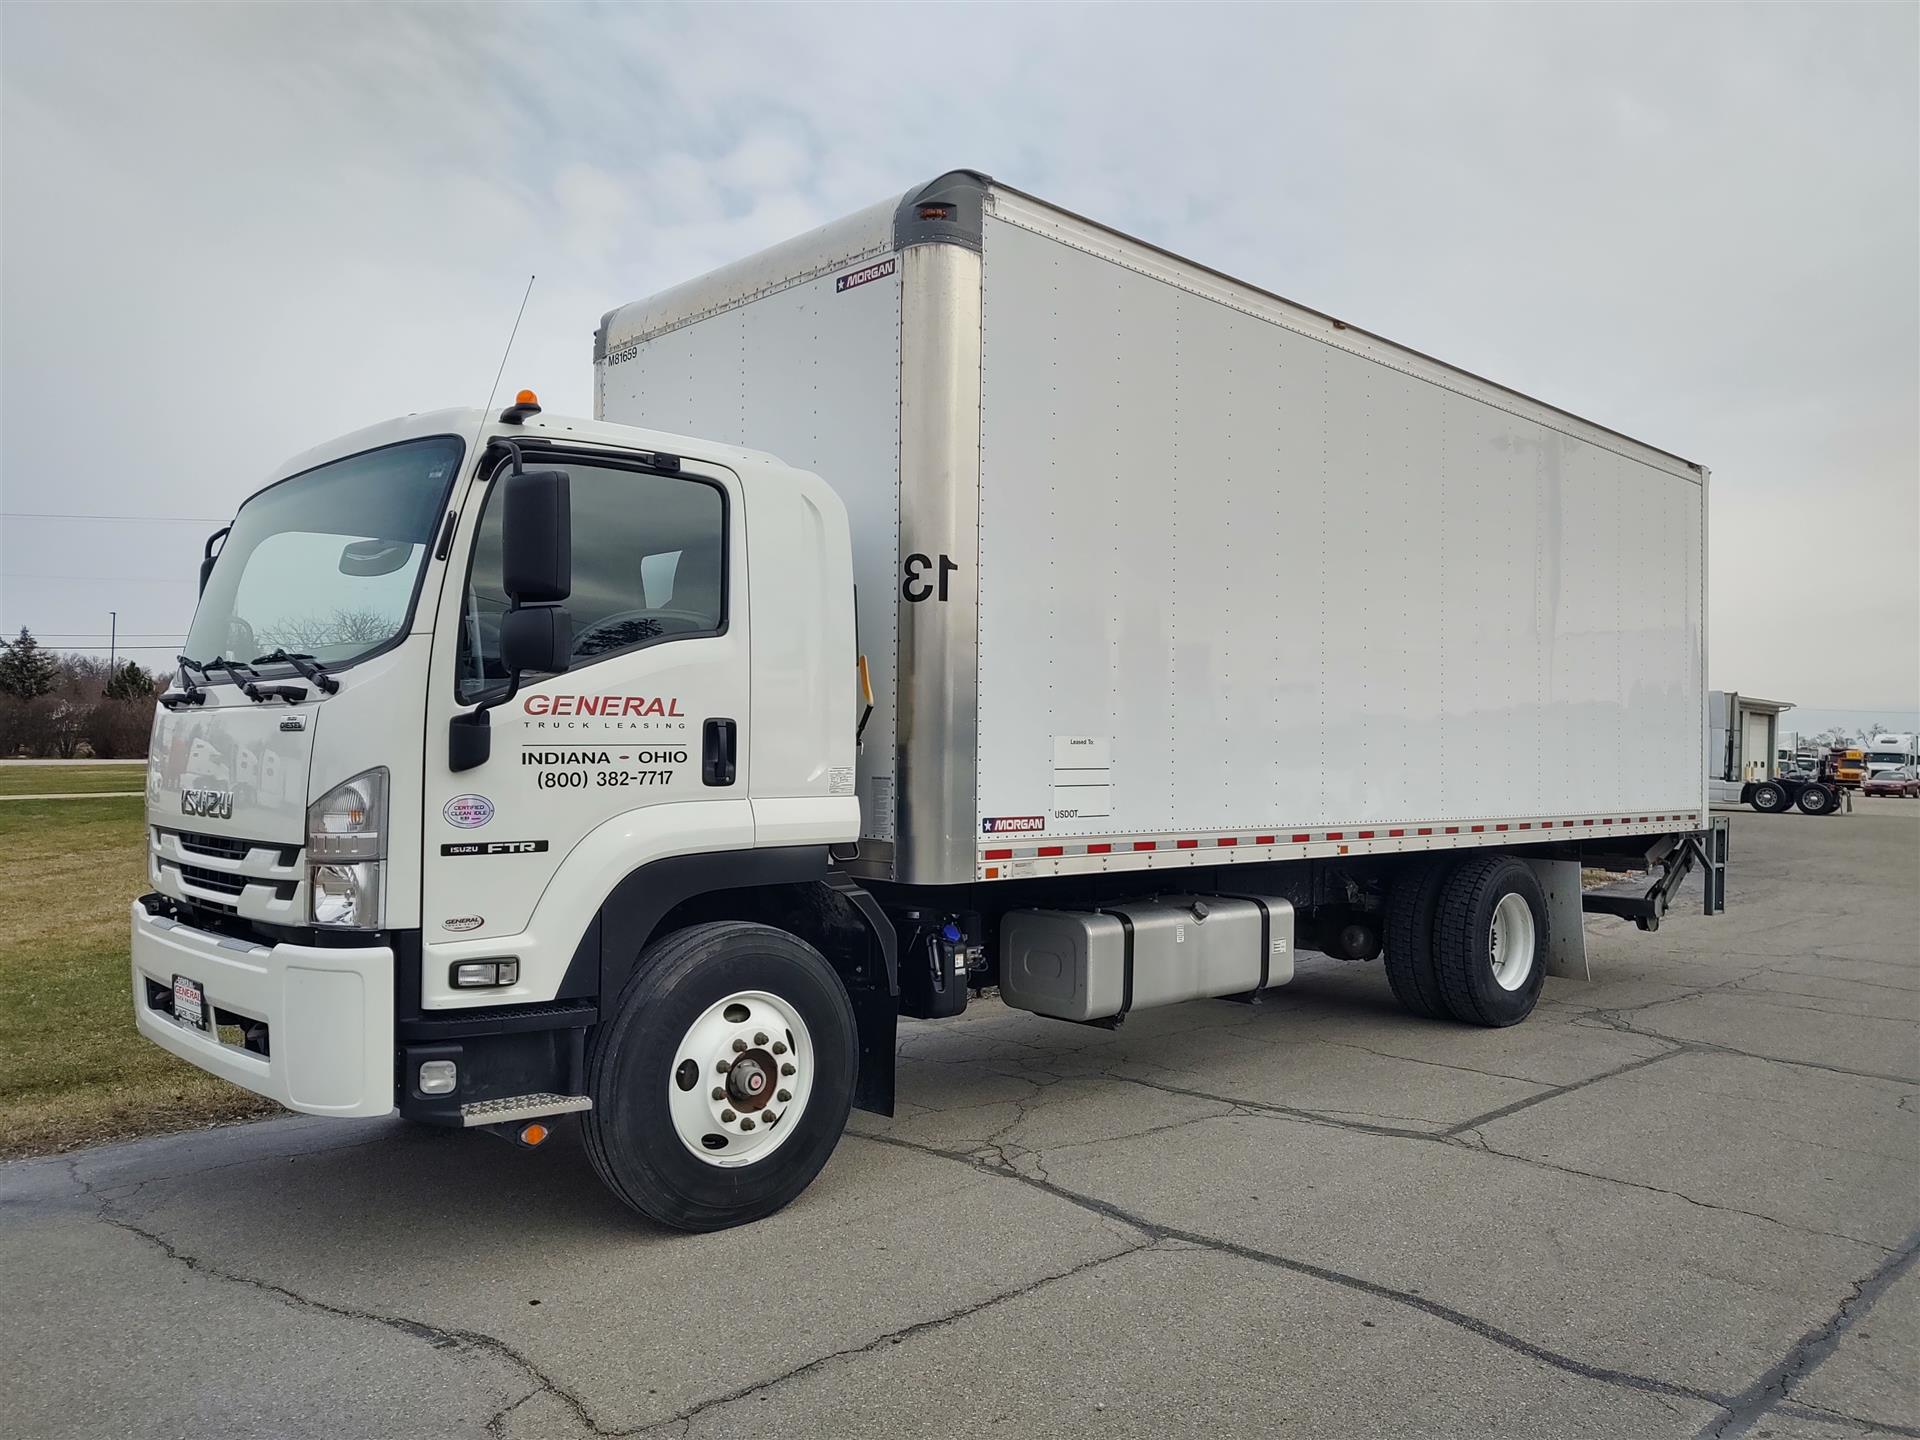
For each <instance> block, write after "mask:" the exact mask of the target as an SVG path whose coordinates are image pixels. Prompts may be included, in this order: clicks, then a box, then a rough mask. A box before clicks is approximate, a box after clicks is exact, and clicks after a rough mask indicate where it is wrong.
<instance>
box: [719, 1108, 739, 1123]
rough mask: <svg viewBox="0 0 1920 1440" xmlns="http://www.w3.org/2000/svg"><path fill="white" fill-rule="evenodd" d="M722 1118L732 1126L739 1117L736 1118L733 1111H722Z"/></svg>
mask: <svg viewBox="0 0 1920 1440" xmlns="http://www.w3.org/2000/svg"><path fill="white" fill-rule="evenodd" d="M720 1118H721V1119H722V1120H724V1121H726V1122H727V1123H728V1124H729V1125H731V1124H732V1123H733V1122H734V1121H735V1120H736V1119H738V1118H739V1117H738V1116H736V1115H735V1114H734V1113H733V1112H732V1111H731V1110H722V1111H721V1112H720Z"/></svg>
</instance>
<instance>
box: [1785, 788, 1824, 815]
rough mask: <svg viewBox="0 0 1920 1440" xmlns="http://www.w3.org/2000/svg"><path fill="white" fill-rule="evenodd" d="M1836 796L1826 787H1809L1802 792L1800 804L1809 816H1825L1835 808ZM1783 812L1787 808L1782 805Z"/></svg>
mask: <svg viewBox="0 0 1920 1440" xmlns="http://www.w3.org/2000/svg"><path fill="white" fill-rule="evenodd" d="M1836 798H1837V797H1836V796H1835V795H1834V793H1833V791H1831V790H1829V789H1828V788H1827V787H1826V786H1824V785H1809V786H1807V788H1806V789H1804V790H1802V791H1801V792H1800V799H1799V800H1798V802H1797V803H1798V804H1799V806H1800V808H1801V810H1802V811H1804V812H1805V813H1806V814H1808V815H1824V814H1826V813H1827V812H1828V811H1829V810H1831V809H1833V808H1834V803H1835V800H1836ZM1780 808H1781V809H1782V810H1784V809H1786V808H1787V807H1786V806H1784V805H1782V806H1781V807H1780Z"/></svg>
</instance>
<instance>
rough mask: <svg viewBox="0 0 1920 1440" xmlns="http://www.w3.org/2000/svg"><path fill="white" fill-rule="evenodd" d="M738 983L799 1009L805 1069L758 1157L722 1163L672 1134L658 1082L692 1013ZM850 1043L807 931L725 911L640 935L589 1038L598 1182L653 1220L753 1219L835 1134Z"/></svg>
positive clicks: (843, 1009)
mask: <svg viewBox="0 0 1920 1440" xmlns="http://www.w3.org/2000/svg"><path fill="white" fill-rule="evenodd" d="M749 990H759V991H765V992H767V993H769V994H771V995H774V996H777V997H779V998H780V999H781V1000H782V1001H784V1002H785V1003H787V1004H789V1005H791V1006H792V1007H793V1008H794V1010H796V1011H797V1012H798V1013H799V1015H800V1018H801V1019H802V1020H804V1021H805V1023H806V1028H807V1031H808V1033H809V1035H810V1037H811V1039H812V1043H813V1054H814V1069H815V1074H814V1076H813V1082H812V1090H811V1092H810V1093H809V1095H808V1096H807V1097H806V1105H805V1109H804V1111H803V1112H802V1113H801V1115H800V1117H799V1118H798V1120H797V1121H795V1129H794V1131H793V1132H792V1133H791V1134H788V1135H786V1136H785V1137H784V1138H783V1139H782V1140H781V1142H780V1144H779V1145H778V1146H777V1148H774V1149H773V1150H771V1151H770V1153H769V1154H768V1155H767V1157H766V1158H765V1159H763V1160H757V1161H753V1162H751V1163H748V1164H744V1165H740V1166H736V1167H733V1168H722V1167H720V1166H718V1165H715V1164H711V1163H709V1162H707V1161H705V1160H702V1159H700V1158H699V1157H697V1156H695V1155H694V1154H693V1153H692V1152H691V1151H690V1150H689V1149H688V1148H687V1146H686V1145H685V1144H684V1143H683V1142H682V1141H681V1139H680V1137H679V1135H678V1133H676V1131H675V1129H674V1124H673V1118H672V1115H671V1113H670V1111H669V1109H668V1101H667V1087H668V1085H669V1084H671V1083H672V1081H673V1069H674V1054H675V1051H676V1050H677V1049H678V1047H679V1046H680V1044H681V1042H682V1040H683V1039H684V1038H685V1037H686V1036H687V1033H688V1031H689V1029H690V1028H691V1027H692V1026H693V1024H694V1022H695V1021H696V1020H697V1019H699V1017H700V1016H702V1015H703V1014H705V1013H706V1012H707V1011H708V1010H709V1009H710V1008H711V1007H713V1006H714V1005H716V1004H718V1003H719V1002H720V1001H722V1000H724V999H726V997H727V996H729V995H732V994H735V993H737V992H741V991H749ZM857 1053H858V1052H857V1046H856V1042H855V1031H854V1019H853V1006H852V1004H851V1003H850V1002H849V1001H848V999H847V992H846V987H845V986H844V985H842V984H841V981H840V977H839V976H838V975H836V974H835V973H834V971H833V968H832V967H831V966H830V965H828V964H827V962H826V960H825V959H823V958H822V957H821V955H820V952H819V951H817V950H815V949H814V948H813V947H812V946H811V945H809V944H807V943H806V941H804V940H801V939H800V938H799V937H797V936H794V935H790V934H788V933H787V932H786V931H784V930H776V929H774V928H773V927H771V926H768V925H754V924H748V923H746V922H744V921H732V920H729V921H720V922H716V923H713V924H706V925H695V926H692V927H690V928H688V929H685V930H678V931H675V932H674V933H673V934H671V935H668V936H666V937H665V938H663V939H660V940H657V941H655V942H654V943H653V944H652V945H650V946H648V947H647V951H646V953H645V954H644V955H643V956H642V957H641V960H640V965H639V967H638V970H637V972H636V973H635V975H634V978H633V980H632V981H631V982H630V983H629V984H628V986H627V988H626V992H625V993H624V994H623V995H622V996H621V997H620V1000H619V1002H618V1004H617V1005H616V1006H615V1007H614V1013H613V1014H612V1016H611V1017H610V1018H609V1019H607V1020H605V1021H603V1022H602V1023H601V1024H600V1025H599V1026H598V1027H597V1028H596V1029H595V1031H594V1034H593V1038H592V1040H591V1041H590V1043H589V1047H588V1052H587V1093H588V1094H589V1095H591V1096H592V1097H593V1108H592V1109H591V1110H589V1111H587V1112H586V1114H585V1115H584V1116H583V1117H582V1119H583V1120H584V1122H585V1123H584V1126H583V1129H584V1132H585V1137H586V1149H587V1154H588V1156H589V1158H591V1160H592V1161H593V1168H594V1169H595V1170H596V1171H598V1172H599V1175H600V1178H601V1179H602V1180H603V1181H605V1182H606V1185H607V1188H608V1189H610V1190H612V1191H613V1193H614V1194H615V1195H618V1196H619V1197H620V1198H621V1199H622V1200H623V1201H625V1202H626V1203H627V1204H628V1205H630V1206H632V1207H633V1208H634V1209H635V1210H638V1211H639V1212H640V1213H641V1214H642V1215H645V1216H646V1217H648V1218H649V1219H651V1220H657V1221H659V1222H660V1223H661V1224H662V1225H671V1226H673V1227H674V1228H675V1229H679V1230H724V1229H726V1228H727V1227H728V1226H732V1225H745V1224H747V1223H749V1222H750V1221H754V1220H760V1219H763V1218H765V1217H766V1216H768V1215H771V1214H773V1213H774V1211H776V1210H778V1209H780V1208H781V1207H782V1206H784V1205H786V1204H787V1203H788V1202H789V1201H790V1200H792V1199H793V1198H794V1197H795V1196H796V1195H798V1194H799V1193H800V1192H801V1191H802V1190H804V1189H806V1188H807V1186H808V1185H809V1184H811V1183H812V1181H813V1177H814V1176H816V1175H818V1174H819V1173H820V1169H821V1167H822V1166H823V1165H825V1164H826V1163H827V1158H828V1157H829V1156H830V1155H832V1154H833V1150H834V1147H835V1146H836V1145H838V1144H839V1143H840V1132H841V1131H842V1130H843V1129H844V1128H845V1126H846V1123H847V1112H848V1111H849V1110H850V1109H851V1108H852V1104H853V1082H854V1068H855V1065H856V1064H857V1058H856V1057H857Z"/></svg>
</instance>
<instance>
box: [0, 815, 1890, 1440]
mask: <svg viewBox="0 0 1920 1440" xmlns="http://www.w3.org/2000/svg"><path fill="white" fill-rule="evenodd" d="M1729 888H1730V897H1729V910H1728V913H1727V914H1725V915H1723V916H1721V917H1719V918H1716V919H1707V918H1704V917H1702V916H1700V915H1699V914H1698V913H1697V908H1698V891H1697V887H1696V888H1694V889H1692V890H1690V891H1689V893H1688V894H1687V896H1686V897H1685V898H1684V899H1683V901H1682V902H1681V905H1680V907H1679V908H1678V909H1677V910H1676V913H1675V914H1674V915H1673V916H1671V917H1670V918H1669V920H1668V921H1667V923H1666V924H1665V926H1663V927H1662V928H1661V930H1660V931H1659V932H1658V933H1657V934H1652V935H1642V934H1639V933H1637V932H1636V931H1634V930H1633V929H1632V927H1631V926H1630V925H1627V924H1625V923H1624V922H1620V921H1615V920H1611V919H1598V918H1596V919H1591V920H1589V922H1588V945H1589V954H1590V959H1591V963H1592V970H1593V979H1592V981H1591V982H1589V983H1582V982H1579V981H1574V980H1558V979H1555V980H1549V981H1548V983H1547V990H1546V995H1545V998H1544V1000H1543V1002H1542V1004H1541V1006H1540V1009H1539V1011H1538V1012H1537V1013H1536V1014H1535V1015H1534V1017H1533V1018H1532V1019H1531V1020H1529V1021H1528V1022H1527V1023H1526V1024H1524V1025H1521V1026H1518V1027H1516V1028H1514V1029H1510V1030H1477V1029H1469V1028H1464V1027H1460V1026H1454V1025H1443V1024H1438V1023H1433V1022H1422V1021H1416V1020H1413V1019H1410V1018H1408V1017H1406V1016H1405V1015H1403V1014H1402V1013H1400V1012H1399V1011H1398V1010H1397V1009H1396V1008H1395V1007H1394V1005H1393V1002H1392V999H1391V997H1390V995H1389V992H1388V990H1387V985H1386V981H1385V978H1384V976H1383V975H1382V974H1381V971H1380V967H1379V966H1378V965H1357V964H1356V965H1349V964H1341V963H1337V962H1333V961H1322V960H1319V959H1318V958H1317V957H1309V958H1308V959H1307V960H1306V961H1305V962H1304V963H1303V966H1302V974H1301V976H1300V978H1299V979H1298V980H1297V981H1296V983H1295V984H1294V985H1292V986H1290V987H1288V988H1287V989H1285V990H1282V991H1276V992H1273V993H1272V994H1271V995H1269V997H1268V998H1267V1000H1266V1001H1265V1003H1263V1004H1260V1005H1258V1006H1245V1005H1237V1004H1232V1003H1227V1002H1205V1003H1199V1004H1193V1005H1186V1006H1180V1007H1177V1008H1173V1009H1167V1010H1158V1011H1147V1012H1142V1013H1139V1014H1136V1015H1134V1016H1132V1017H1130V1018H1129V1019H1128V1021H1127V1023H1126V1025H1125V1026H1124V1027H1123V1028H1122V1029H1120V1030H1119V1031H1117V1032H1107V1031H1102V1030H1097V1029H1088V1028H1084V1027H1079V1026H1072V1025H1066V1024H1061V1023H1058V1022H1052V1021H1047V1020H1042V1019H1039V1018H1036V1017H1033V1016H1028V1015H1023V1014H1020V1013H1019V1012H1015V1011H1009V1010H1007V1009H1006V1008H1004V1007H1003V1006H1001V1005H1000V1004H998V1003H997V1002H993V1001H982V1002H976V1003H975V1004H974V1005H973V1006H972V1007H971V1008H970V1009H969V1010H968V1012H967V1014H966V1016H965V1017H963V1018H962V1019H960V1020H957V1021H949V1022H943V1023H917V1022H914V1023H909V1024H907V1025H906V1026H905V1027H904V1028H903V1033H902V1039H901V1095H902V1104H901V1106H900V1113H899V1115H898V1116H896V1117H895V1118H894V1119H892V1120H883V1119H879V1118H877V1117H874V1116H870V1115H862V1114H856V1115H855V1118H854V1121H853V1125H852V1130H851V1133H850V1134H849V1135H848V1136H847V1138H846V1139H845V1140H844V1141H843V1142H842V1144H841V1146H840V1149H839V1151H838V1153H837V1154H836V1155H835V1157H834V1159H833V1161H832V1163H831V1164H830V1165H829V1166H828V1167H827V1169H826V1171H825V1172H824V1173H823V1174H822V1175H821V1177H820V1178H819V1180H818V1181H816V1182H815V1184H814V1185H813V1187H812V1188H811V1189H810V1190H809V1191H808V1192H807V1193H806V1194H805V1195H804V1196H802V1197H801V1199H800V1200H799V1201H798V1202H796V1203H795V1204H794V1205H793V1206H791V1207H790V1208H789V1209H788V1210H787V1211H785V1212H783V1213H782V1214H780V1215H778V1216H776V1217H774V1218H773V1219H770V1220H767V1221H765V1222H763V1223H761V1224H759V1225H755V1226H752V1227H749V1228H746V1229H742V1230H735V1231H730V1232H726V1233H722V1234H717V1235H706V1236H689V1235H680V1234H673V1233H669V1232H666V1231H662V1230H659V1229H656V1228H654V1227H652V1226H650V1225H648V1224H647V1223H645V1222H643V1221H641V1220H638V1219H637V1218H635V1217H634V1216H633V1215H631V1214H630V1213H629V1212H627V1211H626V1210H624V1209H622V1208H621V1207H620V1206H619V1205H618V1204H617V1203H616V1202H614V1201H613V1200H612V1199H611V1198H610V1197H609V1196H608V1195H607V1194H606V1193H605V1192H604V1191H602V1189H601V1188H600V1186H599V1184H598V1183H597V1181H596V1180H595V1178H594V1176H593V1174H592V1171H591V1170H590V1168H589V1167H588V1165H587V1162H586V1159H585V1156H584V1155H583V1154H582V1152H581V1150H580V1148H579V1145H578V1144H577V1142H576V1141H575V1139H574V1138H573V1136H572V1135H571V1134H570V1133H568V1134H566V1135H565V1136H563V1137H562V1138H561V1139H559V1140H556V1141H555V1142H552V1143H550V1144H549V1145H548V1146H547V1147H546V1148H545V1149H544V1150H542V1151H538V1152H523V1151H519V1150H516V1149H513V1148H512V1147H510V1146H508V1145H506V1144H504V1143H502V1142H499V1141H497V1140H493V1139H491V1138H488V1137H485V1136H478V1135H458V1134H446V1133H442V1132H435V1131H426V1130H420V1129H415V1128H412V1127H409V1126H406V1125H404V1124H402V1123H400V1122H398V1121H394V1120H383V1121H366V1122H340V1121H320V1120H311V1119H304V1118H292V1119H286V1120H276V1121H268V1122H264V1123H260V1124H253V1125H246V1126H239V1127H234V1128H230V1129H222V1130H214V1131H206V1132H199V1133H194V1134H189V1135H181V1136H173V1137H166V1138H159V1139H154V1140H146V1141H140V1142H136V1143H133V1144H126V1145H117V1146H109V1147H104V1148H101V1149H97V1150H90V1151H83V1152H78V1153H75V1154H71V1155H68V1156H64V1157H58V1158H54V1159H49V1160H41V1161H29V1162H22V1163H19V1164H15V1165H11V1166H6V1167H0V1315H4V1316H5V1323H4V1325H0V1416H3V1417H4V1419H0V1431H4V1432H5V1433H6V1434H8V1435H10V1436H17V1437H29V1436H31V1437H42V1436H60V1437H85V1440H104V1437H115V1436H141V1437H162V1436H166V1437H172V1436H181V1437H184V1436H195V1437H200V1436H273V1437H303V1436H316V1437H327V1440H347V1437H356V1436H379V1437H387V1436H408V1437H415V1436H417V1437H434V1436H448V1437H453V1436H462V1437H482V1436H496V1437H502V1440H576V1437H594V1436H608V1435H629V1434H641V1435H654V1434H658V1435H662V1436H674V1437H682V1436H684V1437H693V1440H700V1437H715V1436H735V1435H756V1436H767V1437H775V1436H781V1437H802V1436H832V1437H854V1436H886V1437H900V1436H923V1435H924V1436H961V1435H966V1436H972V1435H992V1436H1003V1435H1004V1436H1048V1435H1089V1436H1100V1437H1103V1440H1117V1437H1132V1436H1140V1437H1154V1440H1165V1437H1171V1436H1185V1435H1207V1436H1209V1437H1217V1436H1222V1435H1248V1436H1303V1437H1315V1440H1323V1437H1337V1436H1365V1437H1373V1436H1391V1435H1439V1436H1479V1435H1490V1434H1494V1435H1507V1436H1520V1437H1548V1436H1550V1437H1554V1440H1567V1437H1577V1436H1594V1437H1625V1436H1674V1437H1693V1436H1724V1437H1735V1436H1743V1435H1752V1436H1755V1437H1761V1440H1838V1437H1846V1436H1859V1435H1883V1434H1898V1435H1909V1436H1914V1435H1920V1379H1917V1376H1920V1273H1916V1266H1915V1256H1916V1253H1920V1249H1917V1247H1920V1230H1917V1228H1916V1227H1917V1226H1920V804H1916V803H1915V802H1912V801H1907V802H1901V801H1877V802H1868V803H1865V804H1863V805H1862V807H1861V808H1860V810H1859V811H1858V812H1857V813H1855V814H1853V815H1850V816H1837V817H1822V818H1810V817H1806V816H1801V815H1797V814H1796V815H1785V816H1756V815H1750V814H1742V815H1740V816H1738V817H1737V818H1736V820H1735V828H1734V839H1733V867H1732V871H1731V884H1730V887H1729Z"/></svg>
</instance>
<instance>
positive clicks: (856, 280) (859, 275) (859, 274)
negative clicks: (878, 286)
mask: <svg viewBox="0 0 1920 1440" xmlns="http://www.w3.org/2000/svg"><path fill="white" fill-rule="evenodd" d="M893 266H894V262H893V261H892V260H882V261H880V263H879V264H877V265H869V266H867V268H866V269H864V270H855V271H854V272H853V273H852V274H851V275H842V276H840V277H839V278H838V279H836V280H835V281H834V282H833V293H834V294H836V295H844V294H845V293H846V292H847V291H849V290H857V289H858V288H859V287H860V286H862V285H870V284H872V283H873V282H874V281H875V280H884V279H886V278H887V276H889V275H891V274H893Z"/></svg>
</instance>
